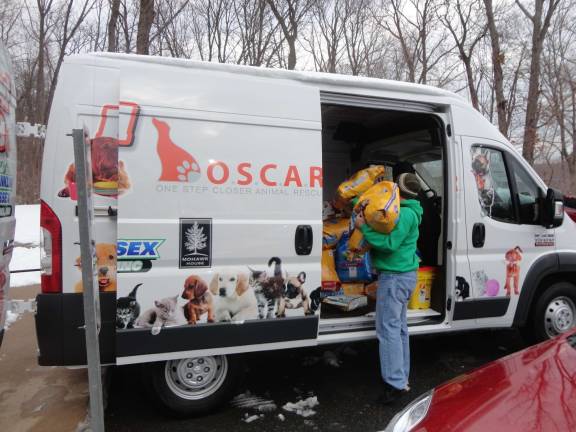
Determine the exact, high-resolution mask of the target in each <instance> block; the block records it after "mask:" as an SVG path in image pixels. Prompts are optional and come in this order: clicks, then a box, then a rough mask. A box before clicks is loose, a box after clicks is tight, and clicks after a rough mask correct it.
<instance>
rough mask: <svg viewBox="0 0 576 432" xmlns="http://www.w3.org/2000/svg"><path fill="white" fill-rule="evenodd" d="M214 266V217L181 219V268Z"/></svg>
mask: <svg viewBox="0 0 576 432" xmlns="http://www.w3.org/2000/svg"><path fill="white" fill-rule="evenodd" d="M211 266H212V219H180V263H179V267H180V268H188V267H211Z"/></svg>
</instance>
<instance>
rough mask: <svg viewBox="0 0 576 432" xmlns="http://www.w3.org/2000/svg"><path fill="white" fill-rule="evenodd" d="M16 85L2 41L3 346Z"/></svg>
mask: <svg viewBox="0 0 576 432" xmlns="http://www.w3.org/2000/svg"><path fill="white" fill-rule="evenodd" d="M15 128H16V88H15V84H14V78H13V75H12V64H11V62H10V57H9V56H8V51H7V50H6V49H5V48H4V46H3V45H2V43H0V252H1V255H0V345H2V338H3V336H4V324H5V321H6V315H7V309H8V300H9V296H8V294H9V289H10V270H9V268H8V267H9V265H10V260H11V259H12V249H13V247H14V229H15V227H16V218H15V198H16V129H15Z"/></svg>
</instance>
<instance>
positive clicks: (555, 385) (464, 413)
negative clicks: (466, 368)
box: [413, 331, 576, 432]
mask: <svg viewBox="0 0 576 432" xmlns="http://www.w3.org/2000/svg"><path fill="white" fill-rule="evenodd" d="M500 430H503V431H507V432H514V431H522V432H526V431H546V432H550V431H574V430H576V331H573V332H569V333H566V334H564V335H561V336H559V337H557V338H555V339H553V340H550V341H547V342H544V343H541V344H539V345H536V346H533V347H530V348H527V349H525V350H522V351H520V352H517V353H515V354H512V355H510V356H507V357H504V358H502V359H500V360H496V361H495V362H492V363H489V364H488V365H486V366H484V367H482V368H480V369H476V370H475V371H473V372H471V373H469V374H466V375H462V376H460V377H458V378H456V379H454V380H452V381H449V382H447V383H445V384H443V385H441V386H440V387H438V388H436V390H435V391H434V397H433V399H432V403H431V405H430V408H429V410H428V415H427V416H426V418H425V419H424V420H423V421H422V422H421V423H420V424H419V425H417V426H416V428H415V429H413V431H419V432H433V431H443V432H448V431H466V432H474V431H479V432H480V431H482V432H486V431H488V432H496V431H500Z"/></svg>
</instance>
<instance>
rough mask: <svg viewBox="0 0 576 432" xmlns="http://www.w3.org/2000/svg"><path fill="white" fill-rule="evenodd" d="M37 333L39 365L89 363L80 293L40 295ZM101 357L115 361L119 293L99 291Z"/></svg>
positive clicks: (108, 360) (104, 361)
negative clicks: (117, 299) (117, 294)
mask: <svg viewBox="0 0 576 432" xmlns="http://www.w3.org/2000/svg"><path fill="white" fill-rule="evenodd" d="M36 302H37V309H36V336H37V339H38V364H39V365H40V366H82V365H85V364H86V340H85V334H84V329H83V328H82V327H83V326H84V304H83V299H82V294H81V293H68V294H38V296H37V297H36ZM100 312H101V317H102V327H101V330H100V360H101V362H102V363H115V362H116V340H115V338H116V332H115V324H116V293H113V292H112V293H100Z"/></svg>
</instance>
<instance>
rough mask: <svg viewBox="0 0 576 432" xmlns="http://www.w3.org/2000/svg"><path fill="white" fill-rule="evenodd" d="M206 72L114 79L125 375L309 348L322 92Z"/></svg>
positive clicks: (313, 328) (316, 272)
mask: <svg viewBox="0 0 576 432" xmlns="http://www.w3.org/2000/svg"><path fill="white" fill-rule="evenodd" d="M206 67H207V66H204V65H202V64H199V65H197V68H183V67H177V66H175V65H163V66H162V68H161V69H160V68H158V70H157V71H156V70H155V69H152V68H151V69H150V70H148V73H147V74H143V73H140V72H138V70H137V69H134V70H132V69H131V66H129V65H128V66H127V67H126V68H123V69H122V73H121V83H120V106H121V109H120V111H119V130H125V129H130V128H127V125H130V124H136V126H135V128H133V129H134V135H133V136H131V137H124V139H120V137H119V140H120V141H119V143H120V147H119V161H120V162H119V170H120V172H119V182H123V184H124V186H125V188H124V190H123V192H122V193H120V194H119V197H118V239H117V243H118V249H117V250H118V269H119V271H118V287H117V296H118V300H117V301H118V309H117V330H116V352H117V362H118V363H119V364H122V363H132V362H139V361H140V362H141V361H156V360H167V359H176V358H183V357H190V356H195V355H212V354H227V353H235V352H246V351H257V350H261V349H262V350H263V349H275V348H288V347H297V346H306V345H315V344H316V338H317V331H318V313H319V311H318V309H317V308H318V303H319V301H316V299H315V297H316V295H319V287H320V256H321V236H322V233H321V227H322V221H321V213H322V157H321V151H322V150H321V121H320V102H319V92H318V90H317V89H316V88H313V87H307V86H306V85H304V84H300V83H295V82H293V81H288V80H286V81H284V80H278V79H275V80H271V79H267V78H266V77H264V76H263V77H258V78H255V77H254V76H248V75H245V74H243V73H241V71H240V73H237V74H229V73H225V72H215V71H213V70H209V69H206V70H205V69H204V68H206ZM136 112H137V114H136V115H135V114H134V113H136Z"/></svg>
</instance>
